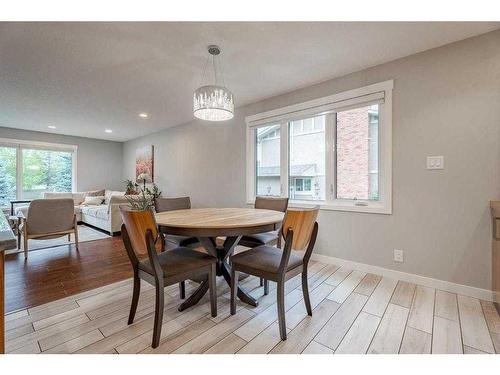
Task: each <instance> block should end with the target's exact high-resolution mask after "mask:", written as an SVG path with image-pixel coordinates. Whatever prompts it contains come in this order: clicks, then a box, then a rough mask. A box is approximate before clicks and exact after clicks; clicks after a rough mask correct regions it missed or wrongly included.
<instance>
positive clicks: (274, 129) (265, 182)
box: [254, 125, 281, 196]
mask: <svg viewBox="0 0 500 375" xmlns="http://www.w3.org/2000/svg"><path fill="white" fill-rule="evenodd" d="M254 137H255V155H256V159H255V160H256V165H255V189H256V192H257V195H271V196H280V195H281V181H280V175H281V171H280V126H279V125H271V126H263V127H260V128H256V129H254Z"/></svg>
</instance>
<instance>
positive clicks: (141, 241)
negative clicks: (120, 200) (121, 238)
mask: <svg viewBox="0 0 500 375" xmlns="http://www.w3.org/2000/svg"><path fill="white" fill-rule="evenodd" d="M120 214H121V216H122V219H123V225H124V226H125V229H126V233H125V235H126V236H127V237H128V240H129V242H130V245H131V247H132V250H133V252H134V253H135V255H136V256H139V257H141V256H143V255H145V254H148V247H147V245H146V232H147V231H148V230H150V231H151V233H152V236H153V238H154V239H156V238H157V237H158V231H157V226H156V221H155V217H154V214H153V212H152V211H150V210H147V211H133V210H130V209H128V208H123V207H120ZM122 235H123V234H122ZM128 250H129V249H127V251H128ZM129 255H130V254H129Z"/></svg>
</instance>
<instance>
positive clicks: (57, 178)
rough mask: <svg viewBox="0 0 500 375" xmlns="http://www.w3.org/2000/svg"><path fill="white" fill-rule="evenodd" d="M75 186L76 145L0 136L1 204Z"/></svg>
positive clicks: (62, 190)
mask: <svg viewBox="0 0 500 375" xmlns="http://www.w3.org/2000/svg"><path fill="white" fill-rule="evenodd" d="M75 186H76V146H72V145H57V144H49V143H41V142H30V141H17V140H10V139H0V207H7V206H8V205H9V202H10V201H11V200H14V199H36V198H42V197H43V193H44V192H65V191H72V190H73V188H74V187H75Z"/></svg>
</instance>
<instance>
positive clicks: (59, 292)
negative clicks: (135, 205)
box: [5, 236, 132, 312]
mask: <svg viewBox="0 0 500 375" xmlns="http://www.w3.org/2000/svg"><path fill="white" fill-rule="evenodd" d="M131 276H132V268H131V266H130V262H129V260H128V258H127V254H126V252H125V248H124V247H123V242H122V240H121V237H120V236H117V237H111V238H106V239H102V240H96V241H90V242H82V243H80V250H79V251H76V249H75V247H74V246H71V245H66V246H58V247H54V248H50V249H43V250H34V251H30V253H29V258H28V260H27V261H25V260H24V255H23V254H9V255H6V256H5V298H6V304H5V311H6V312H11V311H16V310H19V309H25V308H29V307H33V306H38V305H42V304H45V303H47V302H50V301H55V300H57V299H60V298H64V297H67V296H71V295H74V294H77V293H80V292H83V291H87V290H90V289H94V288H97V287H100V286H103V285H107V284H111V283H114V282H117V281H121V280H125V279H127V278H129V277H131Z"/></svg>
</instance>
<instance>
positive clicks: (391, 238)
mask: <svg viewBox="0 0 500 375" xmlns="http://www.w3.org/2000/svg"><path fill="white" fill-rule="evenodd" d="M334 63H335V62H334V61H332V64H334ZM388 79H394V80H395V89H394V96H393V214H392V215H377V214H363V213H352V212H338V211H322V212H321V214H320V218H319V222H320V232H319V240H318V243H317V247H316V251H317V252H318V253H321V254H325V255H330V256H335V257H340V258H344V259H349V260H354V261H357V262H362V263H367V264H372V265H377V266H381V267H387V268H391V269H396V270H400V271H404V272H410V273H415V274H419V275H424V276H429V277H433V278H437V279H442V280H447V281H451V282H456V283H460V284H466V285H471V286H475V287H480V288H487V289H489V288H490V274H491V271H490V268H491V254H490V253H491V243H490V241H491V228H490V226H491V223H490V218H489V206H488V205H489V200H490V199H493V198H496V199H498V198H500V31H496V32H493V33H489V34H485V35H482V36H479V37H475V38H471V39H468V40H465V41H461V42H458V43H454V44H450V45H447V46H444V47H440V48H437V49H434V50H430V51H426V52H423V53H419V54H416V55H413V56H409V57H406V58H404V59H400V60H396V61H393V62H390V63H387V64H383V65H380V66H377V67H373V68H370V69H367V70H364V71H361V72H357V73H354V74H351V75H348V76H345V77H342V78H338V79H334V80H330V81H327V82H323V83H321V84H317V85H314V86H310V87H307V88H304V89H300V90H297V91H294V92H291V93H288V94H285V95H281V96H278V97H274V98H270V99H267V100H264V101H262V102H259V103H256V104H253V105H249V106H246V107H243V108H239V109H238V110H237V111H236V115H235V118H234V119H233V120H231V121H229V122H226V123H220V124H211V123H202V122H200V121H192V122H190V123H188V124H185V125H182V126H178V127H174V128H170V129H167V130H165V131H162V132H159V133H156V134H152V135H149V136H146V137H143V138H140V139H138V140H134V141H130V142H126V143H125V145H124V171H123V172H124V176H126V177H132V176H133V175H134V156H135V149H136V148H137V147H138V146H141V145H149V144H154V145H155V147H156V152H155V158H156V159H155V165H156V171H155V174H156V182H158V184H159V185H160V187H161V188H162V189H163V190H164V193H165V195H166V196H178V195H184V194H186V195H190V196H191V197H192V200H193V205H194V206H195V207H196V206H198V207H199V206H243V205H244V204H245V153H246V150H245V147H246V146H245V123H244V117H245V116H246V115H250V114H255V113H258V112H261V111H264V110H270V109H274V108H278V107H282V106H285V105H290V104H293V103H298V102H302V101H305V100H310V99H314V98H318V97H322V96H326V95H331V94H334V93H337V92H341V91H345V90H349V89H353V88H357V87H361V86H365V85H368V84H372V83H376V82H380V81H384V80H388ZM428 155H444V158H445V169H444V170H442V171H428V170H426V168H425V162H426V156H428ZM395 248H396V249H402V250H404V251H405V263H403V264H399V263H394V262H393V260H392V256H393V249H395Z"/></svg>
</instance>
